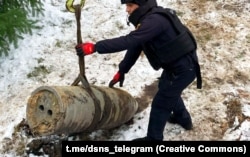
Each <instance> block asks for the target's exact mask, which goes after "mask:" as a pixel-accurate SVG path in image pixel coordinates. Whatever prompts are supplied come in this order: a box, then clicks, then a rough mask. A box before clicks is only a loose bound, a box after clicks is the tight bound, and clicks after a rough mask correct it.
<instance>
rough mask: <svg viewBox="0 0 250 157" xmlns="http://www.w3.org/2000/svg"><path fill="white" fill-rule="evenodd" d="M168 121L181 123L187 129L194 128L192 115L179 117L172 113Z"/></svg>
mask: <svg viewBox="0 0 250 157" xmlns="http://www.w3.org/2000/svg"><path fill="white" fill-rule="evenodd" d="M168 122H169V123H172V124H179V125H180V126H182V127H183V128H184V129H186V130H192V129H193V123H192V120H191V118H190V117H187V118H182V119H179V118H177V117H176V116H175V115H174V114H173V113H172V114H171V115H170V118H169V120H168Z"/></svg>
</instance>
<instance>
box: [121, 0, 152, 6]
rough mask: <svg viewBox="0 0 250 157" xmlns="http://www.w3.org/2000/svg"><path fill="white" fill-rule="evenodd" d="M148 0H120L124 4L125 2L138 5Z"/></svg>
mask: <svg viewBox="0 0 250 157" xmlns="http://www.w3.org/2000/svg"><path fill="white" fill-rule="evenodd" d="M147 1H148V0H121V3H122V4H126V3H135V4H138V5H143V4H145V3H146V2H147Z"/></svg>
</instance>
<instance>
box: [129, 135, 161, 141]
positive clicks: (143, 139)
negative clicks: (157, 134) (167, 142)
mask: <svg viewBox="0 0 250 157" xmlns="http://www.w3.org/2000/svg"><path fill="white" fill-rule="evenodd" d="M132 141H160V140H155V139H151V138H148V137H147V136H145V137H141V138H136V139H133V140H132Z"/></svg>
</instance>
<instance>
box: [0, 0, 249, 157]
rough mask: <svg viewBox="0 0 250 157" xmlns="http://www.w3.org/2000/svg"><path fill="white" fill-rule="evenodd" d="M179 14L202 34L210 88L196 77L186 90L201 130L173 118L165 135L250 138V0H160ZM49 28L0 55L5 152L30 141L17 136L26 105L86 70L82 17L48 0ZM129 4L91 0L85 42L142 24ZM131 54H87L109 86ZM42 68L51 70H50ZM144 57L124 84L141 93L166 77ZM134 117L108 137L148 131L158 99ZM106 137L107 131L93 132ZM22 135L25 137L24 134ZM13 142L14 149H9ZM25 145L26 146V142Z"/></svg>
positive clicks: (14, 152)
mask: <svg viewBox="0 0 250 157" xmlns="http://www.w3.org/2000/svg"><path fill="white" fill-rule="evenodd" d="M158 4H159V5H162V6H166V7H170V8H174V9H176V10H177V11H178V14H179V15H180V17H181V18H182V20H183V22H184V23H186V24H187V25H188V26H189V27H190V29H191V30H192V31H193V32H194V35H195V36H196V38H197V40H198V53H199V54H198V55H199V58H200V64H201V70H202V75H203V89H201V90H198V89H196V82H194V84H192V85H191V86H190V87H188V89H186V90H185V91H184V93H183V98H184V101H185V102H186V106H187V108H188V110H189V111H190V113H191V115H192V118H193V123H194V130H192V131H185V130H184V129H182V128H181V127H180V126H178V125H173V124H167V125H166V129H165V140H170V141H171V140H250V127H249V126H250V81H249V78H250V76H249V75H250V64H249V63H248V62H249V60H250V34H249V32H250V18H249V12H250V1H249V0H230V1H229V0H226V1H225V0H217V1H212V0H211V1H202V0H200V1H194V0H189V1H186V0H170V1H166V0H158ZM44 7H45V12H44V16H43V17H40V23H39V24H40V25H41V26H42V27H43V28H42V29H41V30H36V31H34V33H33V35H25V36H24V39H23V40H21V41H19V48H17V49H14V48H13V47H12V48H11V51H10V54H9V56H6V57H3V58H1V59H0V71H1V73H0V96H1V98H0V112H1V121H0V125H1V128H0V135H1V136H0V141H1V142H0V143H1V145H0V154H2V155H3V156H18V154H20V152H19V153H18V150H19V149H17V147H21V146H20V145H25V144H26V143H28V141H30V139H26V138H25V137H22V135H21V134H19V135H18V137H19V138H20V137H22V138H20V139H19V140H18V138H17V139H15V140H14V137H13V135H12V134H13V132H14V131H15V126H16V125H17V124H19V123H20V121H21V120H22V119H25V118H26V104H27V100H28V98H29V96H30V94H31V92H32V91H34V90H35V89H36V88H38V87H40V86H44V85H47V86H52V85H53V86H54V85H63V86H64V85H65V86H69V85H70V84H71V83H72V82H73V80H74V79H75V78H76V77H77V75H78V73H79V68H78V58H77V56H76V55H75V50H74V46H75V45H76V22H75V15H74V14H73V13H70V12H68V11H67V10H66V8H65V2H64V1H61V0H45V1H44ZM126 18H127V15H126V12H125V6H123V5H121V4H120V1H113V0H91V1H88V0H87V1H86V3H85V6H84V8H83V9H82V15H81V24H82V27H81V29H82V39H83V41H92V42H95V41H98V40H102V39H108V38H112V37H117V36H120V35H125V34H126V33H128V32H130V31H131V30H133V29H134V28H133V27H132V26H127V24H126ZM124 54H125V52H121V53H115V54H107V55H99V54H94V55H91V56H87V57H85V59H86V61H85V66H86V76H87V78H88V80H89V82H90V83H91V84H95V85H108V83H109V81H110V80H111V79H112V77H113V75H114V74H115V73H116V71H117V69H118V68H117V65H118V64H119V62H120V60H121V59H122V58H123V56H124ZM37 69H43V70H45V72H44V73H41V72H40V73H39V72H37ZM160 73H161V70H159V71H154V70H153V69H152V68H151V67H150V65H149V64H148V62H147V60H146V58H145V57H144V56H141V58H139V60H138V61H137V63H136V65H135V66H134V67H133V68H132V69H131V71H130V72H129V73H128V74H127V75H126V78H125V82H124V87H122V88H123V89H124V90H126V91H128V92H129V93H130V94H131V95H133V96H135V97H140V96H142V95H143V90H144V87H145V85H150V84H152V83H153V82H154V81H156V80H157V77H159V75H160ZM148 105H149V107H147V108H146V109H145V110H143V111H142V112H140V113H138V114H136V115H135V117H134V123H133V124H131V125H124V126H121V127H120V128H118V129H115V130H114V131H113V134H112V135H111V136H110V137H108V138H107V139H106V140H131V139H133V138H137V137H142V136H144V135H146V130H147V123H148V115H149V112H150V103H149V104H148ZM90 136H91V138H92V139H95V140H98V139H103V138H102V137H101V136H102V131H100V130H98V131H96V132H93V133H92V134H91V135H90ZM21 139H22V140H21ZM7 146H8V147H7ZM24 147H25V146H24Z"/></svg>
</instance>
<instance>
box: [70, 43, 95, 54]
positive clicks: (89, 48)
mask: <svg viewBox="0 0 250 157" xmlns="http://www.w3.org/2000/svg"><path fill="white" fill-rule="evenodd" d="M75 49H76V54H77V55H78V56H86V55H90V54H92V53H94V52H95V45H94V44H93V43H82V44H78V45H76V47H75Z"/></svg>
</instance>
